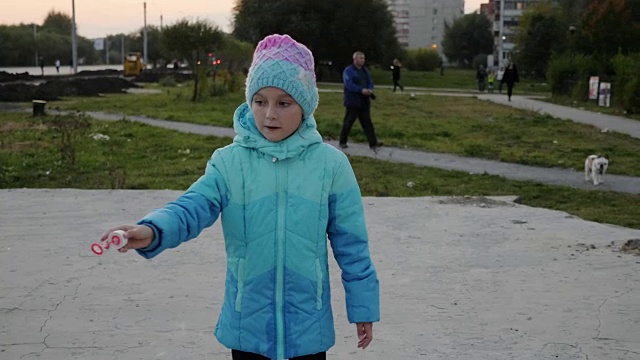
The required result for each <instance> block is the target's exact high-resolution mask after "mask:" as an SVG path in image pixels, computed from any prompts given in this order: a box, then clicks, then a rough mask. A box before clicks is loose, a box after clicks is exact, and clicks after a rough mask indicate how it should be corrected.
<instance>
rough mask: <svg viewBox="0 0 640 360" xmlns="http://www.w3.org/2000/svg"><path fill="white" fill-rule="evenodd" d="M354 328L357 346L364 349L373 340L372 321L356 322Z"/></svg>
mask: <svg viewBox="0 0 640 360" xmlns="http://www.w3.org/2000/svg"><path fill="white" fill-rule="evenodd" d="M356 329H357V330H358V347H359V348H362V349H363V350H364V349H366V348H367V346H369V344H371V340H373V323H370V322H363V323H356Z"/></svg>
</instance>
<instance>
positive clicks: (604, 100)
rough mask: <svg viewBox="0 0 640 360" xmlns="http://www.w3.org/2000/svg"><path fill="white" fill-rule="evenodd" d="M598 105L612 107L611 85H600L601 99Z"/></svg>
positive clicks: (603, 83) (604, 83) (605, 83)
mask: <svg viewBox="0 0 640 360" xmlns="http://www.w3.org/2000/svg"><path fill="white" fill-rule="evenodd" d="M598 105H600V106H606V107H609V106H611V83H607V82H602V83H600V97H598Z"/></svg>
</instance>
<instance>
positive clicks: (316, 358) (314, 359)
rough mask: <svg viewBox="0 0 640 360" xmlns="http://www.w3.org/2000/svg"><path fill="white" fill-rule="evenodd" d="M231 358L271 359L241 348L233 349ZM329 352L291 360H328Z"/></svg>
mask: <svg viewBox="0 0 640 360" xmlns="http://www.w3.org/2000/svg"><path fill="white" fill-rule="evenodd" d="M231 358H232V359H233V360H269V358H268V357H264V356H262V355H259V354H254V353H250V352H244V351H240V350H231ZM326 359H327V353H326V352H321V353H317V354H312V355H303V356H297V357H294V358H291V359H289V360H326Z"/></svg>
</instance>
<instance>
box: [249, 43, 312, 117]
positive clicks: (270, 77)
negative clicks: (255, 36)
mask: <svg viewBox="0 0 640 360" xmlns="http://www.w3.org/2000/svg"><path fill="white" fill-rule="evenodd" d="M265 87H276V88H278V89H281V90H284V91H285V92H286V93H287V94H289V95H291V97H292V98H293V99H294V100H295V101H296V102H297V103H298V105H300V107H301V108H302V111H303V114H304V117H305V119H306V118H308V117H309V116H311V115H312V114H313V112H314V111H315V109H316V107H318V88H317V87H316V74H315V72H314V65H313V54H311V51H310V50H309V49H307V47H306V46H304V45H302V44H300V43H299V42H296V41H295V40H293V39H292V38H291V37H289V35H278V34H274V35H269V36H267V37H265V38H264V39H262V41H260V42H259V43H258V46H257V47H256V50H255V52H254V53H253V62H252V63H251V68H249V75H248V76H247V84H246V88H247V90H246V96H247V104H248V105H249V107H251V100H252V99H253V95H254V94H255V93H256V92H258V91H259V90H260V89H262V88H265Z"/></svg>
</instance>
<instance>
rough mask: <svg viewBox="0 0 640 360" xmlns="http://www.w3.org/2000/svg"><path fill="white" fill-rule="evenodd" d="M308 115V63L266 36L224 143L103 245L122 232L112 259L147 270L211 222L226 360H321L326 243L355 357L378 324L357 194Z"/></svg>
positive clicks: (327, 313) (282, 39)
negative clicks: (141, 261) (220, 273)
mask: <svg viewBox="0 0 640 360" xmlns="http://www.w3.org/2000/svg"><path fill="white" fill-rule="evenodd" d="M317 106H318V88H317V87H316V79H315V74H314V65H313V55H312V53H311V51H309V49H307V48H306V47H305V46H304V45H302V44H300V43H298V42H296V41H295V40H293V39H292V38H291V37H289V36H288V35H270V36H267V37H266V38H264V39H263V40H262V41H261V42H260V43H258V45H257V47H256V49H255V52H254V54H253V61H252V64H251V68H250V69H249V72H248V77H247V81H246V102H244V103H242V104H241V105H240V106H239V107H238V108H237V109H236V111H235V113H234V116H233V122H234V129H235V131H236V134H237V135H236V136H235V138H234V140H233V143H232V144H231V145H228V146H226V147H223V148H219V149H217V150H215V152H214V153H213V156H212V157H211V159H210V160H209V161H208V162H207V166H206V170H205V172H204V175H202V176H201V177H200V179H198V180H197V181H196V182H195V183H193V184H192V185H191V187H189V189H188V190H187V191H186V192H185V193H184V194H183V195H181V196H180V197H179V198H178V199H177V200H175V201H174V202H171V203H168V204H166V205H165V206H164V207H162V208H160V209H156V210H153V211H152V212H151V213H149V214H148V215H146V216H145V217H143V218H142V219H141V220H140V221H138V222H137V225H124V226H119V227H116V228H113V229H111V230H109V232H107V233H105V234H104V235H103V236H102V240H103V241H104V240H105V239H106V238H107V237H108V235H109V233H110V232H111V231H114V230H123V231H125V236H126V238H127V240H128V241H127V244H126V245H125V247H123V248H122V249H120V250H119V251H120V252H127V251H128V250H132V249H135V250H137V252H138V253H139V254H140V255H142V256H143V257H145V258H148V259H150V258H153V257H155V256H156V255H158V254H160V253H161V252H162V251H164V250H167V249H170V248H174V247H177V246H179V245H181V244H182V243H184V242H186V241H188V240H190V239H193V238H195V237H197V236H198V235H199V234H200V232H201V231H202V230H203V229H204V228H206V227H209V226H211V225H212V224H213V223H214V222H215V221H216V220H217V219H218V217H221V221H222V230H223V233H224V241H225V248H226V259H227V275H226V289H225V296H224V304H223V305H222V310H221V313H220V316H219V318H218V324H217V326H216V328H215V336H216V338H217V339H218V340H219V341H220V343H221V344H223V345H224V346H226V347H227V348H229V349H231V354H232V359H234V360H241V359H251V360H262V359H291V360H303V359H304V360H320V359H326V351H327V350H329V348H331V347H332V346H333V345H334V343H335V330H334V325H333V316H332V310H331V295H330V278H329V260H328V247H327V244H326V242H327V239H328V241H330V243H331V249H332V251H333V256H334V257H335V259H336V261H337V263H338V266H339V267H340V270H341V271H342V283H343V285H344V287H345V293H346V307H347V317H348V321H349V322H351V323H354V324H355V326H356V335H357V340H356V342H357V344H356V345H357V347H358V348H362V349H365V348H366V347H367V346H368V345H369V344H370V343H371V340H372V336H373V322H376V321H379V318H380V302H379V296H380V295H379V284H378V278H377V275H376V270H375V268H374V265H373V263H372V261H371V257H370V253H369V245H368V236H367V229H366V225H365V218H364V209H363V205H362V198H361V195H360V188H359V186H358V182H357V181H356V177H355V175H354V173H353V169H352V168H351V164H350V163H349V160H348V159H347V157H346V155H345V154H344V153H342V152H341V151H339V150H337V149H335V148H334V147H332V146H330V145H328V144H325V143H324V142H323V139H322V136H321V135H320V133H319V132H318V130H317V128H316V120H315V118H314V116H313V113H314V111H315V110H316V108H317ZM148 281H153V279H148Z"/></svg>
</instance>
